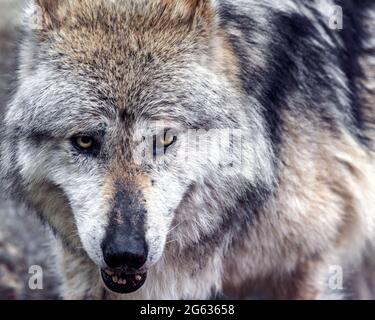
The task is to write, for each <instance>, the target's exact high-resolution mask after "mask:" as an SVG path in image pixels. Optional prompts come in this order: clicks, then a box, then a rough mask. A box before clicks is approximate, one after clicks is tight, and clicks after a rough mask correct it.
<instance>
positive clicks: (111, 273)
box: [105, 270, 115, 276]
mask: <svg viewBox="0 0 375 320" xmlns="http://www.w3.org/2000/svg"><path fill="white" fill-rule="evenodd" d="M105 273H106V274H108V275H109V276H113V275H114V274H115V273H114V272H113V271H111V270H105Z"/></svg>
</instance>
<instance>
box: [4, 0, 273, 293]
mask: <svg viewBox="0 0 375 320" xmlns="http://www.w3.org/2000/svg"><path fill="white" fill-rule="evenodd" d="M63 2H65V1H63ZM67 3H69V6H67V7H66V8H65V9H66V10H69V11H68V12H69V14H68V15H67V16H68V17H69V18H67V16H66V15H65V16H64V17H65V18H66V19H65V20H64V21H61V23H59V24H58V27H57V26H54V25H52V26H51V25H50V24H51V23H53V21H52V22H51V21H50V24H48V27H45V28H43V29H42V30H39V31H38V32H37V37H39V40H38V42H37V43H35V42H32V41H31V40H30V41H29V42H26V43H25V47H24V50H23V53H24V56H23V57H22V59H23V61H22V62H23V67H22V70H21V72H22V77H21V79H20V87H19V90H18V93H17V95H16V96H15V99H14V101H13V103H12V105H11V108H10V110H9V112H8V115H7V118H6V125H7V134H8V136H9V139H8V142H7V143H5V144H4V146H3V150H6V152H4V154H5V153H7V154H8V153H9V154H12V159H13V161H14V163H13V164H12V165H10V161H11V160H10V159H11V157H9V158H7V159H5V160H4V159H3V162H4V163H5V162H7V164H5V167H7V166H8V170H9V171H11V170H16V171H18V172H20V176H21V179H20V181H21V182H20V183H21V184H22V189H23V192H24V193H26V194H28V196H26V197H27V198H29V201H31V202H33V197H34V194H35V193H37V191H36V190H37V189H38V190H40V188H41V186H43V185H48V186H49V188H52V189H53V190H54V192H51V194H48V193H46V194H44V197H45V199H46V200H45V201H48V203H49V204H48V205H46V206H42V207H43V210H42V211H44V212H43V213H42V214H43V215H44V216H45V218H46V219H47V220H48V221H49V222H50V223H51V225H52V227H53V228H54V229H55V230H56V232H57V233H60V234H61V235H62V236H63V237H64V238H65V239H64V240H65V241H66V242H68V243H74V242H73V240H71V238H72V237H73V238H74V237H76V235H65V234H64V232H63V231H62V230H63V229H64V225H61V219H62V218H61V219H60V222H59V223H58V222H56V221H58V220H59V218H58V216H59V210H60V209H59V208H56V206H54V201H55V199H56V195H58V197H59V198H60V199H63V202H64V203H65V205H66V206H67V207H69V211H70V212H71V216H70V217H64V219H67V220H65V222H66V224H69V223H70V222H68V220H69V219H72V223H73V224H74V225H75V227H76V230H77V234H78V236H79V242H80V243H81V244H82V246H83V248H84V250H85V251H86V253H87V254H88V256H89V257H90V258H91V260H92V261H93V262H95V263H96V264H97V265H98V266H99V267H100V268H101V269H102V277H103V279H104V282H105V283H106V285H107V287H109V288H110V289H112V290H113V291H116V292H121V293H126V292H132V291H134V290H137V289H138V288H139V287H141V286H142V285H143V283H144V281H145V278H146V271H147V269H148V268H150V267H152V266H153V265H154V264H155V263H156V262H157V261H158V260H160V258H161V257H162V255H163V252H165V247H166V243H167V242H168V243H169V242H171V243H173V242H174V243H175V244H176V245H181V246H183V245H184V244H186V243H189V244H193V243H197V242H199V239H200V237H201V235H202V234H207V233H209V232H213V231H214V230H215V228H216V226H217V225H219V224H220V223H221V221H222V219H223V217H224V213H225V210H223V208H224V207H230V206H231V205H235V203H236V201H235V199H231V198H230V197H229V196H228V197H227V198H226V203H220V202H219V201H218V200H217V201H215V199H216V198H218V197H217V196H216V195H217V194H220V193H225V192H227V190H229V189H233V190H234V191H235V192H231V194H234V195H236V194H238V195H240V194H241V191H240V188H242V186H243V185H250V184H256V183H258V180H262V181H263V180H267V179H268V178H267V177H266V175H265V174H264V172H270V171H271V170H270V169H269V168H270V166H271V165H270V160H269V159H268V158H267V156H266V154H268V153H269V151H268V145H267V143H266V142H265V139H264V129H263V124H262V121H261V120H260V119H261V117H260V115H259V114H258V112H257V109H256V107H255V105H254V108H253V110H250V111H249V110H247V111H244V108H245V106H246V105H248V104H249V103H250V102H249V101H244V100H242V98H240V97H241V92H240V90H241V89H239V88H237V86H236V84H235V82H234V81H233V79H232V77H233V76H234V73H235V72H236V67H235V61H234V58H233V56H232V55H231V52H230V48H229V47H228V44H227V43H226V42H225V39H224V38H222V37H221V36H220V35H219V34H216V31H215V30H216V29H215V28H214V24H215V17H214V15H213V13H212V12H211V11H210V10H211V9H210V8H207V7H206V6H207V4H206V2H202V3H201V2H199V3H200V5H199V6H198V7H197V8H194V13H192V16H191V17H189V19H188V20H184V19H185V18H183V17H185V16H184V15H185V14H186V12H185V11H184V12H183V13H179V10H180V9H176V8H174V7H173V8H174V9H173V10H171V9H170V8H169V7H168V6H169V5H165V4H163V5H162V2H160V3H159V4H158V5H159V6H160V8H159V7H158V8H159V9H158V10H156V9H155V8H154V7H153V6H152V5H151V6H146V7H142V6H141V5H140V6H137V5H134V4H133V5H132V6H130V7H128V8H125V9H124V8H120V7H119V8H116V10H114V9H113V8H112V7H111V6H113V5H114V4H111V3H110V2H109V1H108V2H107V1H103V3H102V5H101V6H100V8H98V7H96V6H97V3H98V1H95V3H96V5H95V4H92V5H90V4H89V2H85V1H83V2H82V3H81V4H77V3H78V2H70V1H67ZM150 3H151V2H150ZM203 3H204V4H203ZM76 6H77V7H76ZM81 6H83V7H81ZM165 6H167V9H168V10H171V12H170V13H166V12H165V10H164V11H163V8H164V7H165ZM190 9H191V8H190ZM190 9H189V10H190ZM61 10H62V9H61ZM160 10H161V11H160ZM176 10H177V11H176ZM191 10H192V9H191ZM207 10H208V11H207ZM47 12H48V11H46V12H44V14H46V13H47ZM93 12H94V13H95V14H97V13H98V12H100V13H101V15H100V16H95V15H94V14H93ZM113 12H116V14H115V16H113V14H114V13H113ZM162 12H163V14H164V16H163V15H161V14H162ZM135 16H137V17H138V19H132V17H135ZM140 16H143V17H144V20H142V19H140V18H139V17H140ZM106 21H114V24H113V25H107V24H106ZM137 21H138V22H137ZM140 21H141V22H140ZM156 21H157V24H155V23H156ZM27 50H29V51H31V52H27V56H26V54H25V52H26V51H27ZM254 104H256V102H254ZM223 110H225V111H223ZM244 112H245V113H246V114H247V115H248V117H244ZM228 130H239V132H240V134H233V131H228ZM243 131H244V132H245V135H243V134H242V133H243ZM228 132H231V133H229V135H228ZM237 132H238V131H237ZM228 137H230V138H229V139H230V140H226V138H228ZM223 141H230V142H227V144H226V145H227V146H229V145H231V146H233V145H237V149H236V150H237V151H240V152H236V153H235V156H234V158H233V152H231V154H230V155H231V156H232V158H231V160H230V161H228V149H227V148H226V147H225V146H224V148H223V143H222V142H223ZM224 145H225V143H224ZM243 154H246V155H247V156H246V158H243V157H242V155H243ZM233 160H234V161H235V162H236V163H237V165H236V166H233V163H232V161H233ZM228 163H229V165H228ZM243 164H245V165H246V172H243V170H242V165H243ZM11 167H12V168H11ZM262 175H263V176H262ZM260 176H262V178H260ZM208 177H209V181H210V183H209V184H208V183H207V181H208ZM208 200H210V202H211V203H212V206H211V207H210V208H207V206H206V208H203V204H204V203H205V202H207V201H208ZM34 202H35V201H34ZM59 203H60V202H59ZM37 206H39V207H40V204H39V203H38V204H37ZM45 208H48V209H45ZM47 211H48V212H47ZM51 211H55V212H51ZM221 216H222V217H221ZM65 222H64V223H65ZM64 223H63V224H64ZM177 231H178V232H177ZM75 246H76V245H75V244H71V245H70V247H71V248H72V247H73V249H74V248H76V249H77V250H78V248H77V246H76V247H75Z"/></svg>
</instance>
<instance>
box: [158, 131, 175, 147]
mask: <svg viewBox="0 0 375 320" xmlns="http://www.w3.org/2000/svg"><path fill="white" fill-rule="evenodd" d="M175 141H176V137H175V136H174V135H173V132H172V131H171V130H167V131H165V132H164V135H163V136H161V137H160V145H162V146H164V148H168V147H169V146H170V145H172V144H173V143H174V142H175Z"/></svg>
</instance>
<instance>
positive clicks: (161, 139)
mask: <svg viewBox="0 0 375 320" xmlns="http://www.w3.org/2000/svg"><path fill="white" fill-rule="evenodd" d="M176 141H177V137H176V135H175V134H174V133H173V130H164V132H163V133H162V134H160V135H155V136H154V147H153V151H154V152H153V154H154V159H156V158H157V156H160V155H164V154H165V151H166V150H167V148H168V147H170V146H171V145H172V144H174V143H175V142H176Z"/></svg>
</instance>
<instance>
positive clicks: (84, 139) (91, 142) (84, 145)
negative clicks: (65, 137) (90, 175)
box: [72, 136, 96, 153]
mask: <svg viewBox="0 0 375 320" xmlns="http://www.w3.org/2000/svg"><path fill="white" fill-rule="evenodd" d="M72 143H73V145H74V146H75V147H76V148H77V149H78V150H80V151H84V152H90V153H91V152H93V151H94V149H96V142H95V139H94V138H92V137H90V136H76V137H74V138H72Z"/></svg>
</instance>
